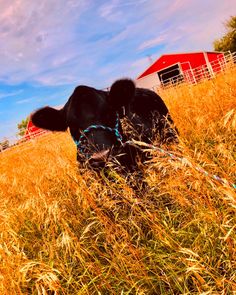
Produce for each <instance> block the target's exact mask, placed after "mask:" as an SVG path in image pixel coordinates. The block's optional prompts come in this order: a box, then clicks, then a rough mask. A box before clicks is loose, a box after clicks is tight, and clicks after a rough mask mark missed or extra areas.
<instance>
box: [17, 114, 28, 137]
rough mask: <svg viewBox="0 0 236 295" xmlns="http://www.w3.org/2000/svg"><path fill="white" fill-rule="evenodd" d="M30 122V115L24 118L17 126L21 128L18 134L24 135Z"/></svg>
mask: <svg viewBox="0 0 236 295" xmlns="http://www.w3.org/2000/svg"><path fill="white" fill-rule="evenodd" d="M28 122H29V117H27V118H26V119H23V120H22V121H21V122H20V123H19V124H17V128H18V130H19V132H18V133H17V135H19V136H24V134H25V130H26V128H27V125H28Z"/></svg>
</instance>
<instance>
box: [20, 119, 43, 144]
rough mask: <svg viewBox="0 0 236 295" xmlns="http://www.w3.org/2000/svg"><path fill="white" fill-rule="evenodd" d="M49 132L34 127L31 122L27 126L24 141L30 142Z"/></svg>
mask: <svg viewBox="0 0 236 295" xmlns="http://www.w3.org/2000/svg"><path fill="white" fill-rule="evenodd" d="M48 132H49V131H47V130H44V129H40V128H38V127H36V126H34V124H33V123H32V121H31V120H29V122H28V124H27V128H26V130H25V135H24V139H26V140H29V139H32V138H35V137H38V136H40V135H43V134H45V133H48Z"/></svg>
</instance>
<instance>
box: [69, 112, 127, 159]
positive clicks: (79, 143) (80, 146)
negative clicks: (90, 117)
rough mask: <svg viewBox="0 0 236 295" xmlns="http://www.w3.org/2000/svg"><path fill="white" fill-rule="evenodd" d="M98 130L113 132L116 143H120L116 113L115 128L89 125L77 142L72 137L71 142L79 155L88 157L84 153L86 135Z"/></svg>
mask: <svg viewBox="0 0 236 295" xmlns="http://www.w3.org/2000/svg"><path fill="white" fill-rule="evenodd" d="M98 129H102V130H107V131H110V132H114V133H115V136H116V139H117V141H119V142H120V143H122V135H121V134H120V131H119V115H118V113H116V123H115V127H114V128H111V127H108V126H104V125H90V126H89V127H88V128H86V129H84V130H83V131H82V134H81V135H80V138H79V140H76V139H75V138H74V137H72V138H73V140H74V143H75V144H76V146H77V149H78V150H79V151H80V153H81V154H83V155H85V156H86V157H89V155H88V154H86V153H85V152H84V150H85V148H86V147H85V146H84V141H85V139H86V135H87V134H88V133H89V132H90V131H92V130H98Z"/></svg>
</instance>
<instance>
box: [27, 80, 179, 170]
mask: <svg viewBox="0 0 236 295" xmlns="http://www.w3.org/2000/svg"><path fill="white" fill-rule="evenodd" d="M117 113H119V114H120V118H121V117H124V118H126V119H127V120H128V121H129V122H130V124H131V125H132V127H133V130H134V132H133V131H131V132H129V131H126V132H125V134H123V130H122V127H121V124H120V122H119V132H120V133H121V134H122V135H123V137H124V139H125V140H127V139H128V140H130V139H132V138H133V137H134V136H135V132H136V134H137V135H136V139H139V140H143V141H146V142H151V141H152V140H153V139H154V138H155V136H156V135H157V136H159V141H160V143H162V142H176V141H177V131H176V130H175V129H174V128H173V126H172V124H173V120H172V119H171V117H170V115H169V113H168V109H167V107H166V105H165V103H164V102H163V100H162V99H161V98H160V96H158V95H157V94H156V93H155V92H153V91H151V90H148V89H142V88H135V85H134V83H133V81H131V80H129V79H123V80H118V81H116V82H115V83H114V84H113V85H112V86H111V89H110V91H102V90H97V89H95V88H92V87H88V86H78V87H76V88H75V90H74V92H73V94H72V95H71V97H70V98H69V100H68V101H67V103H66V104H65V106H64V107H63V108H62V109H61V110H55V109H53V108H50V107H45V108H42V109H39V110H37V111H36V112H35V113H34V114H33V115H32V117H31V119H32V122H33V124H34V125H35V126H37V127H40V128H43V129H48V130H52V131H65V130H66V129H67V128H69V130H70V133H71V135H72V137H73V138H74V140H77V141H78V140H79V138H80V135H81V132H83V130H85V129H86V128H88V127H89V126H91V125H103V126H107V127H111V128H114V127H115V123H116V114H117ZM86 137H87V145H88V148H89V149H90V154H91V155H94V154H96V155H97V154H98V153H99V152H102V151H104V150H107V149H109V150H110V151H111V152H110V153H109V156H116V155H118V154H119V155H120V154H123V155H122V156H119V155H118V157H117V158H118V159H119V160H120V162H121V164H122V165H124V166H125V167H127V168H128V169H129V170H130V169H131V167H133V166H134V165H135V161H136V160H135V158H136V156H137V154H138V153H137V151H135V150H134V148H133V147H128V146H127V145H125V146H123V147H122V146H121V144H120V143H119V141H118V140H117V137H116V136H115V135H114V134H113V133H112V132H110V131H107V130H101V129H97V130H93V131H91V132H89V133H88V134H87V136H86ZM107 154H108V153H107ZM77 158H78V159H79V160H80V161H83V158H84V157H83V155H82V156H81V155H80V154H79V153H78V155H77ZM91 158H92V157H91ZM94 159H95V160H94ZM97 159H98V160H97ZM96 161H97V163H96ZM98 162H99V163H98ZM104 163H105V160H104V159H100V158H99V157H97V156H96V157H94V156H93V164H94V167H96V166H97V167H100V166H103V164H104ZM98 164H99V165H98ZM100 164H102V165H100Z"/></svg>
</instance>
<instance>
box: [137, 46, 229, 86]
mask: <svg viewBox="0 0 236 295" xmlns="http://www.w3.org/2000/svg"><path fill="white" fill-rule="evenodd" d="M224 65H225V57H224V53H223V52H189V53H172V54H164V55H162V56H161V57H160V58H158V59H157V60H156V61H155V62H154V63H153V64H152V65H151V66H150V67H148V68H147V69H146V70H145V71H144V72H143V73H142V74H140V75H139V76H138V78H137V79H136V82H137V85H138V86H140V87H148V88H150V87H154V86H158V85H160V84H161V85H165V84H168V83H176V82H179V81H186V82H189V83H196V82H198V81H199V80H201V79H203V78H209V77H211V76H213V75H214V74H215V73H218V72H220V71H221V70H222V68H223V67H224ZM151 85H152V86H151Z"/></svg>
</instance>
